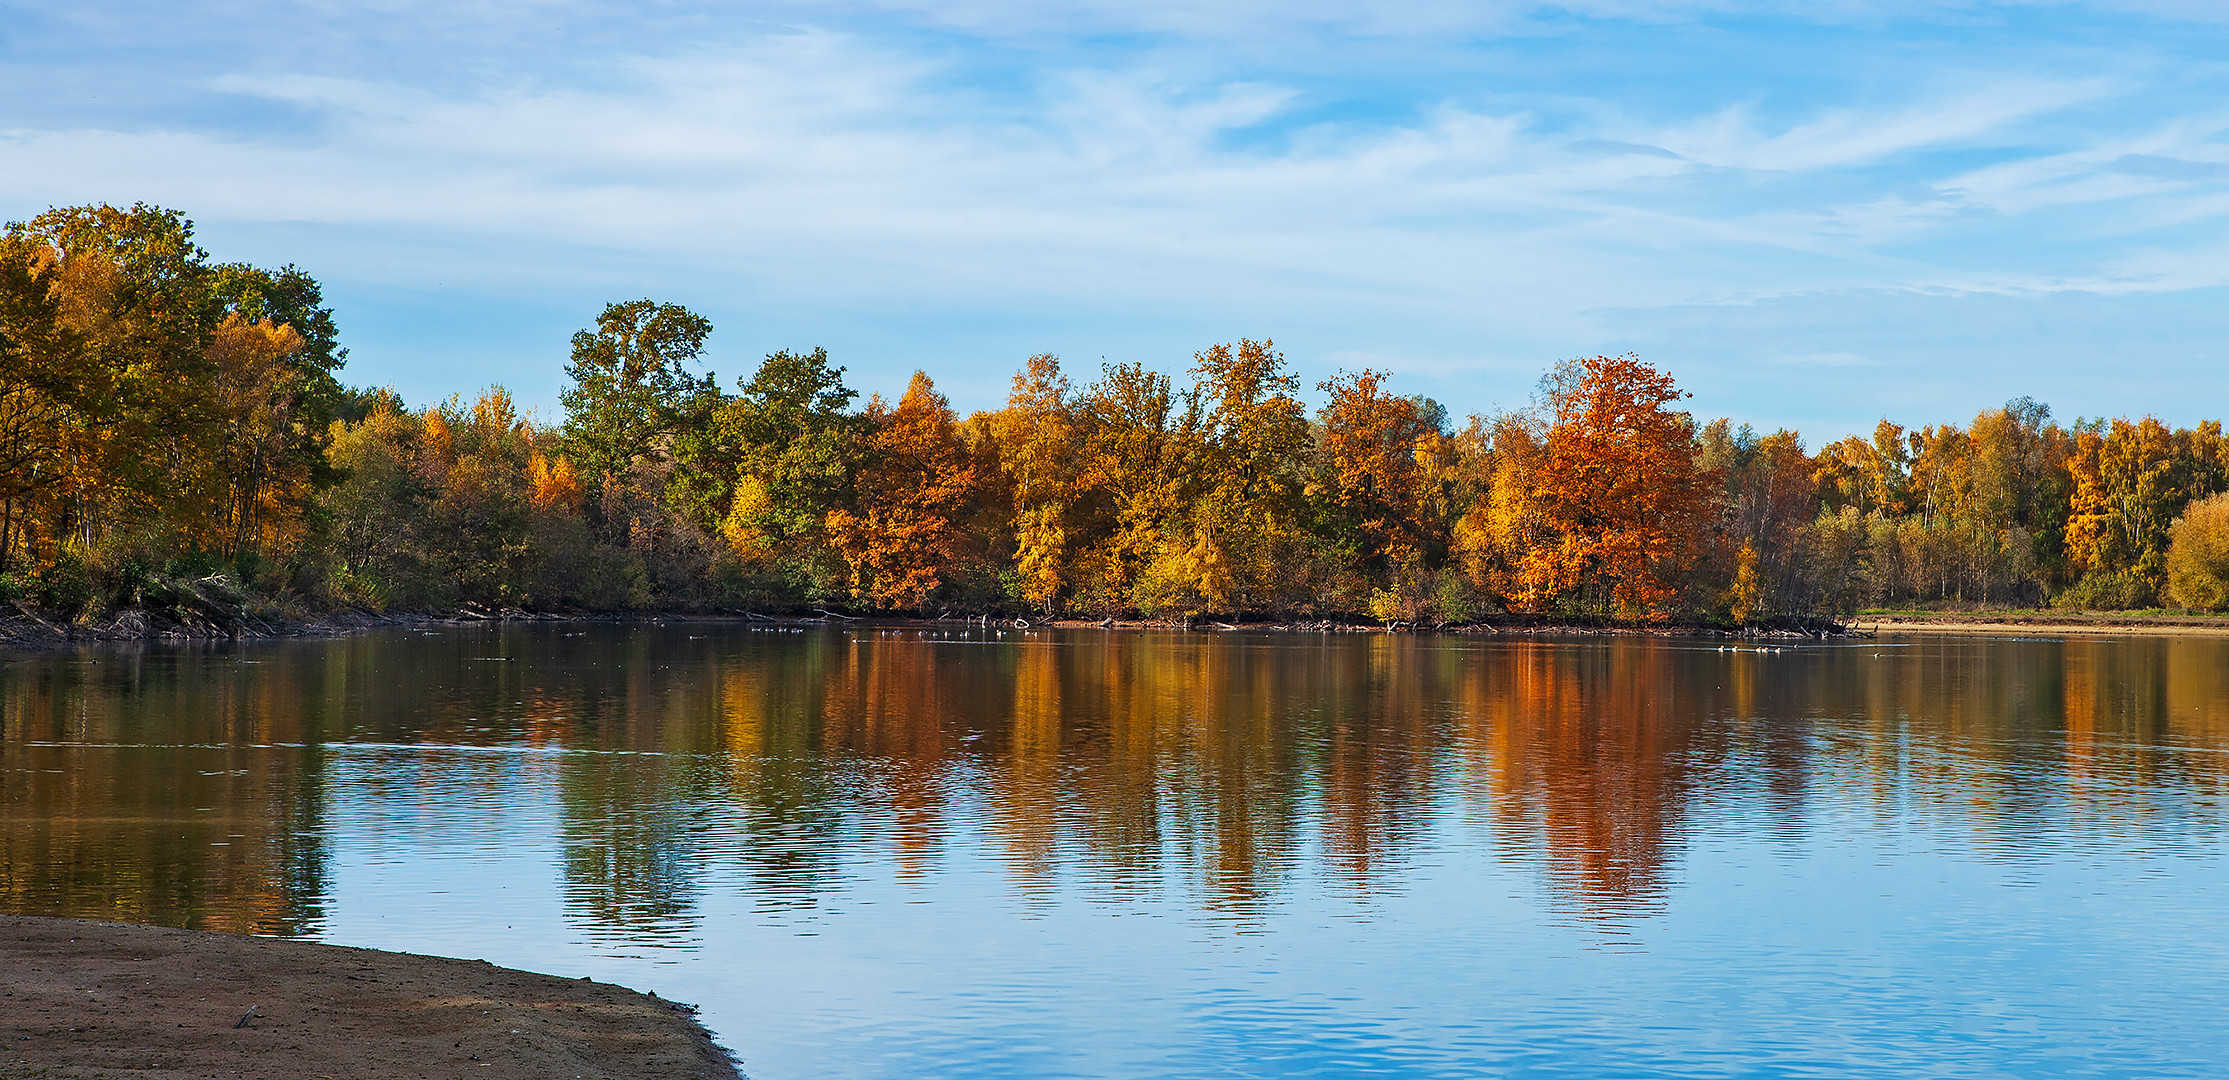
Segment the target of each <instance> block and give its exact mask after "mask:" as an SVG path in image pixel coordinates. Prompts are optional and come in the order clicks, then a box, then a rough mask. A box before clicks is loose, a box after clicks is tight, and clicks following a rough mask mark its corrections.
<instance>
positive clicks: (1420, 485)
mask: <svg viewBox="0 0 2229 1080" xmlns="http://www.w3.org/2000/svg"><path fill="white" fill-rule="evenodd" d="M1384 383H1385V374H1384V373H1383V372H1377V371H1370V370H1368V369H1365V370H1363V371H1361V372H1358V373H1354V374H1342V375H1340V376H1338V377H1336V378H1333V379H1330V380H1327V381H1325V382H1323V383H1321V384H1319V385H1318V386H1317V389H1320V390H1322V391H1323V392H1324V393H1326V394H1327V395H1329V396H1330V400H1329V402H1327V403H1326V404H1325V405H1324V407H1323V410H1322V412H1321V413H1320V414H1319V423H1320V426H1321V432H1322V435H1321V441H1322V445H1321V448H1320V449H1321V455H1322V470H1323V480H1322V489H1323V491H1324V497H1325V500H1326V502H1327V503H1328V504H1329V505H1328V510H1329V514H1328V518H1329V523H1330V524H1331V526H1332V528H1333V529H1334V531H1335V533H1336V535H1338V536H1340V537H1341V538H1344V539H1347V540H1349V541H1350V542H1351V543H1352V544H1353V545H1354V548H1355V550H1354V555H1355V557H1356V559H1357V560H1358V561H1359V564H1360V568H1361V569H1362V570H1363V571H1364V572H1365V573H1370V574H1381V575H1382V574H1383V573H1385V572H1386V571H1389V570H1391V569H1393V568H1396V567H1403V566H1414V565H1418V564H1420V563H1422V562H1423V560H1424V558H1425V557H1426V556H1427V555H1428V554H1429V555H1436V554H1437V553H1438V552H1439V549H1441V548H1442V547H1443V546H1444V545H1445V543H1446V535H1445V532H1446V528H1445V525H1444V524H1443V523H1442V521H1441V520H1439V515H1438V513H1437V512H1436V510H1437V508H1436V507H1435V505H1434V503H1435V501H1436V500H1435V499H1434V498H1433V496H1434V494H1435V491H1434V488H1433V477H1432V475H1431V472H1430V468H1431V464H1432V462H1433V461H1434V460H1435V457H1436V455H1438V454H1439V453H1440V447H1439V443H1440V441H1441V440H1442V439H1443V438H1444V437H1445V436H1444V434H1443V432H1442V431H1441V423H1442V417H1443V414H1444V410H1442V409H1440V408H1439V406H1438V405H1437V404H1436V403H1433V402H1430V401H1427V400H1419V399H1417V398H1409V397H1395V396H1393V395H1390V394H1387V393H1384V392H1383V390H1382V387H1383V386H1384Z"/></svg>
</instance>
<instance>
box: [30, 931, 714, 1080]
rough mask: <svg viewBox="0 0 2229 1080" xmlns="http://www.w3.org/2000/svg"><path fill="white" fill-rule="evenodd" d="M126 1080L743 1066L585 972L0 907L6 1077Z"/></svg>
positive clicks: (676, 1075)
mask: <svg viewBox="0 0 2229 1080" xmlns="http://www.w3.org/2000/svg"><path fill="white" fill-rule="evenodd" d="M251 1008H252V1009H253V1013H252V1014H251V1013H250V1010H251ZM243 1017H246V1018H247V1019H246V1023H244V1024H243V1023H241V1019H242V1018H243ZM121 1076H131V1077H151V1078H164V1080H168V1078H173V1077H175V1078H179V1080H184V1078H187V1077H195V1078H202V1077H224V1078H232V1077H270V1078H285V1080H305V1078H312V1077H330V1078H333V1080H373V1078H379V1080H386V1078H398V1080H399V1078H405V1077H408V1078H431V1077H471V1078H478V1080H512V1078H526V1077H535V1078H553V1080H562V1078H565V1077H582V1078H614V1080H616V1078H622V1077H623V1078H627V1080H668V1078H672V1080H681V1078H687V1080H699V1078H720V1080H735V1078H736V1077H738V1076H739V1074H738V1072H737V1071H736V1068H735V1066H734V1065H733V1063H732V1062H731V1061H730V1059H729V1058H728V1056H727V1054H726V1053H725V1052H724V1051H722V1050H721V1049H720V1048H719V1047H717V1046H715V1045H713V1042H712V1039H711V1037H710V1036H709V1035H707V1034H706V1033H705V1031H704V1029H703V1028H702V1027H700V1026H699V1025H698V1024H697V1022H696V1019H695V1016H694V1014H693V1012H692V1011H691V1010H690V1009H689V1008H688V1007H687V1006H684V1005H678V1004H675V1003H673V1002H669V1001H664V1000H661V999H659V998H657V997H655V996H652V995H648V994H639V993H636V992H635V991H633V990H628V989H625V988H623V987H617V986H611V985H608V984H604V983H596V982H590V981H588V980H586V979H561V978H558V977H556V976H553V975H536V974H533V973H531V972H524V971H512V970H509V969H507V968H499V967H495V966H493V965H491V964H488V963H486V962H484V961H479V960H448V959H442V958H438V957H427V956H413V955H410V954H407V953H391V952H377V951H374V950H370V949H349V948H342V947H340V946H334V945H318V944H313V943H309V942H302V941H287V940H282V939H278V938H258V937H243V936H238V935H232V934H212V933H203V932H199V931H192V930H171V929H166V928H162V927H151V926H128V925H123V924H119V923H102V922H85V921H81V920H76V919H41V918H28V917H22V916H10V915H0V1078H5V1080H18V1078H30V1077H42V1078H43V1077H54V1078H63V1077H121Z"/></svg>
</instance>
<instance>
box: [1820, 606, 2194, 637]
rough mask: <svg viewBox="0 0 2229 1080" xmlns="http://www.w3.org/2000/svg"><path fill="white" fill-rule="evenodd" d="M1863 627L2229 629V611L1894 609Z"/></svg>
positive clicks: (1857, 624)
mask: <svg viewBox="0 0 2229 1080" xmlns="http://www.w3.org/2000/svg"><path fill="white" fill-rule="evenodd" d="M1850 625H1851V626H1852V627H1853V628H1855V629H1857V630H1859V631H1860V632H1876V633H1894V632H1897V631H1905V630H1908V631H1922V630H1924V631H1936V632H1945V633H1960V634H2035V633H2051V634H2124V635H2125V634H2161V635H2185V634H2206V635H2224V634H2229V615H2169V614H2164V613H2150V612H2145V613H2135V612H2112V611H1892V612H1867V613H1865V614H1862V615H1858V616H1856V617H1854V618H1852V619H1851V620H1850Z"/></svg>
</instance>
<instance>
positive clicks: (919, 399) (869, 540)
mask: <svg viewBox="0 0 2229 1080" xmlns="http://www.w3.org/2000/svg"><path fill="white" fill-rule="evenodd" d="M866 415H867V420H868V424H869V427H870V430H871V432H872V434H870V435H869V436H868V455H867V456H868V460H867V463H866V464H865V465H864V466H863V467H862V468H861V469H860V470H859V477H858V492H859V499H858V512H857V513H853V512H852V511H849V510H842V509H838V510H833V511H830V512H829V514H828V531H829V533H830V534H831V535H832V536H833V537H834V538H835V541H836V547H837V549H838V550H839V551H840V552H841V553H842V555H843V558H844V563H845V564H846V566H847V567H849V569H850V578H851V595H853V596H854V597H858V598H860V599H863V600H868V601H870V602H872V603H873V604H875V606H877V607H882V608H889V609H903V608H915V607H919V606H920V605H921V604H922V602H923V601H925V600H927V599H928V596H929V594H930V593H932V592H934V591H936V589H937V587H938V586H940V585H942V584H943V583H944V575H945V574H946V572H948V570H949V569H950V568H951V567H952V565H953V564H954V563H955V562H956V561H957V559H958V556H959V549H960V546H961V540H962V532H961V530H960V528H959V525H958V519H959V517H960V515H961V513H962V512H963V511H964V510H965V509H966V508H967V506H968V503H969V501H970V499H971V498H972V497H973V495H974V494H975V489H976V476H975V467H974V465H973V463H972V462H971V461H970V460H969V458H968V455H967V451H966V449H965V448H964V447H963V446H961V444H960V430H959V421H958V418H957V417H955V416H954V415H953V413H952V406H951V405H950V404H949V403H947V402H946V401H945V400H944V395H942V394H939V393H937V392H936V388H935V386H934V385H932V384H931V383H930V382H929V376H928V374H927V373H926V372H920V371H916V372H914V373H913V383H912V385H910V386H908V387H907V388H906V392H905V396H904V397H902V398H900V399H898V405H897V408H894V409H893V408H890V407H888V406H886V405H884V404H883V402H882V399H881V398H879V397H878V398H876V399H874V400H872V401H870V402H868V404H867V414H866Z"/></svg>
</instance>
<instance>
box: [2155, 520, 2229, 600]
mask: <svg viewBox="0 0 2229 1080" xmlns="http://www.w3.org/2000/svg"><path fill="white" fill-rule="evenodd" d="M2168 536H2169V540H2168V547H2167V592H2168V595H2169V596H2171V597H2173V598H2174V600H2175V602H2176V603H2178V604H2181V605H2182V606H2184V607H2187V608H2191V609H2194V610H2198V611H2223V610H2229V492H2224V493H2222V494H2219V495H2215V496H2212V497H2210V498H2205V499H2200V500H2198V501H2197V502H2194V503H2191V504H2190V506H2189V507H2188V508H2186V509H2185V510H2184V511H2183V516H2182V517H2180V518H2177V519H2176V520H2175V526H2174V528H2173V530H2171V531H2170V532H2169V533H2168Z"/></svg>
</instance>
